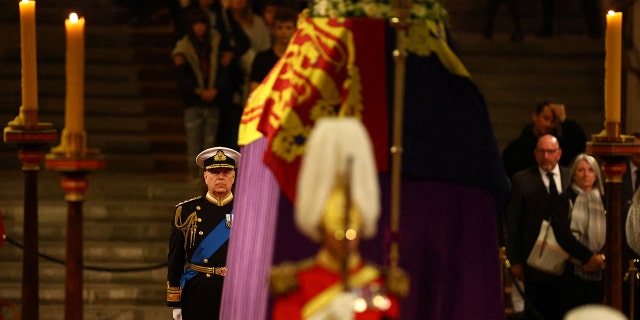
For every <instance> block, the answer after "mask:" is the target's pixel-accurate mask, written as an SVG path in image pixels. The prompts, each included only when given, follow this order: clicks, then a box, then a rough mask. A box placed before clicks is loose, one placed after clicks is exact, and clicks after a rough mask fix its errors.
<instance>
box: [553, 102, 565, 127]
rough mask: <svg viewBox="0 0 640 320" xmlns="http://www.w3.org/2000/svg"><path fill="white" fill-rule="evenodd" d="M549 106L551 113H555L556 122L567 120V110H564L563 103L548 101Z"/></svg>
mask: <svg viewBox="0 0 640 320" xmlns="http://www.w3.org/2000/svg"><path fill="white" fill-rule="evenodd" d="M549 108H551V111H553V114H555V115H556V120H557V121H556V122H557V123H558V124H560V123H563V122H564V121H565V120H567V112H566V111H565V108H564V104H559V103H550V104H549Z"/></svg>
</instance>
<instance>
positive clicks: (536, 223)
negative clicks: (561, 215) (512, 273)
mask: <svg viewBox="0 0 640 320" xmlns="http://www.w3.org/2000/svg"><path fill="white" fill-rule="evenodd" d="M560 178H561V181H562V186H561V188H562V190H566V189H567V187H568V186H569V172H568V170H567V169H566V168H564V167H560ZM557 204H558V199H557V197H555V198H554V197H553V196H551V195H549V193H548V192H547V188H546V187H545V185H544V182H543V181H542V176H541V175H540V172H539V169H538V167H537V166H535V167H531V168H529V169H526V170H523V171H520V172H518V173H516V174H514V175H513V177H512V178H511V198H510V199H509V203H508V205H507V211H506V226H507V227H506V229H507V239H506V242H507V243H506V244H507V245H506V247H507V257H508V258H509V261H510V263H511V264H512V265H514V264H523V265H524V266H525V273H526V277H527V278H528V279H529V280H532V281H536V280H548V279H549V277H552V276H551V275H548V274H545V273H542V272H540V271H537V270H535V269H533V268H528V267H526V266H527V265H526V260H527V257H528V256H529V253H530V252H531V249H533V245H534V244H535V242H536V239H537V238H538V233H539V232H540V225H541V224H542V220H543V219H547V220H548V219H549V218H550V217H551V216H552V214H553V211H554V210H556V209H557Z"/></svg>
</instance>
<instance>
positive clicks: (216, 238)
mask: <svg viewBox="0 0 640 320" xmlns="http://www.w3.org/2000/svg"><path fill="white" fill-rule="evenodd" d="M226 222H227V221H226V219H223V220H222V221H220V223H218V225H217V226H216V227H215V228H214V229H213V231H211V233H209V235H207V237H206V238H204V240H202V242H200V245H198V247H197V248H196V251H194V252H193V256H191V261H190V262H191V263H193V264H200V263H202V260H204V259H206V258H209V257H211V256H212V255H213V254H214V253H215V252H216V251H218V249H219V248H220V246H222V245H223V244H224V243H225V242H226V241H227V240H229V235H230V234H231V229H229V228H227V226H226ZM196 274H198V272H197V271H194V270H193V269H191V268H186V269H185V270H184V273H183V274H182V279H180V288H183V289H184V284H185V283H186V282H187V280H189V279H191V278H193V277H194V276H195V275H196Z"/></svg>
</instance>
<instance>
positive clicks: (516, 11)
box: [484, 0, 524, 42]
mask: <svg viewBox="0 0 640 320" xmlns="http://www.w3.org/2000/svg"><path fill="white" fill-rule="evenodd" d="M505 1H506V2H507V7H508V8H509V15H510V16H511V20H513V33H511V42H520V41H522V40H523V39H524V32H523V31H522V21H521V20H520V0H488V1H487V24H486V26H485V28H484V37H485V38H487V39H491V38H493V20H494V19H495V18H496V14H497V13H498V7H499V6H500V3H503V2H505Z"/></svg>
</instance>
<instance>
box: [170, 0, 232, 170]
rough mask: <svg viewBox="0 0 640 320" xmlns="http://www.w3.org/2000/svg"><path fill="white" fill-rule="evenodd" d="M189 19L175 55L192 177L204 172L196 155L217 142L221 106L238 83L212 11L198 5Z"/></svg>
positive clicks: (173, 56) (226, 102) (229, 102)
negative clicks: (213, 24)
mask: <svg viewBox="0 0 640 320" xmlns="http://www.w3.org/2000/svg"><path fill="white" fill-rule="evenodd" d="M188 21H189V26H190V29H189V32H188V33H187V35H185V36H184V37H183V38H182V39H181V40H180V41H178V42H177V43H176V46H175V47H174V49H173V50H172V52H171V57H172V59H173V61H174V64H175V66H176V73H177V81H178V91H179V93H180V96H181V97H182V100H183V104H184V128H185V136H186V144H187V169H188V171H189V172H188V173H189V177H188V178H189V179H190V180H195V179H198V177H199V175H200V172H199V170H198V168H197V167H196V166H195V164H194V163H193V161H192V159H193V158H194V157H195V156H196V155H197V154H198V152H199V151H200V150H203V149H205V148H207V147H211V146H213V145H215V143H216V132H217V130H218V124H219V121H220V108H221V107H223V106H226V105H229V104H231V100H232V95H233V92H234V87H236V86H237V85H236V84H234V83H233V80H232V79H231V78H229V77H228V75H229V74H230V72H228V70H227V71H225V70H226V69H227V68H230V67H231V61H230V60H229V59H224V57H225V56H228V55H229V54H228V52H229V51H230V48H228V47H225V46H224V44H225V43H224V42H222V41H221V36H220V34H219V33H217V32H215V30H212V29H211V28H210V17H209V15H208V14H207V13H206V12H204V11H202V10H197V9H196V10H193V11H191V12H190V13H189V18H188ZM198 181H199V179H198Z"/></svg>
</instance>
